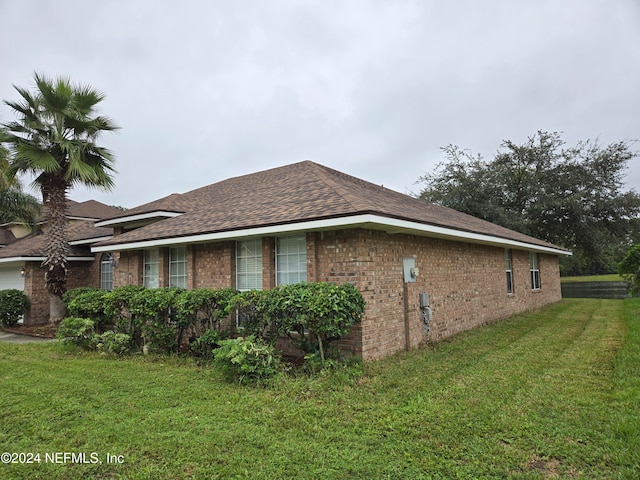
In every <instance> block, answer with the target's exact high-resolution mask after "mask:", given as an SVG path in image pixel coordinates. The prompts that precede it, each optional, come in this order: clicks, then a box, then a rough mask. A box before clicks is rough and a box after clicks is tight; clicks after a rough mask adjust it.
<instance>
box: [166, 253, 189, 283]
mask: <svg viewBox="0 0 640 480" xmlns="http://www.w3.org/2000/svg"><path fill="white" fill-rule="evenodd" d="M169 286H170V287H175V288H187V247H173V248H170V249H169Z"/></svg>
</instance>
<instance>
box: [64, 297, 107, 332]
mask: <svg viewBox="0 0 640 480" xmlns="http://www.w3.org/2000/svg"><path fill="white" fill-rule="evenodd" d="M76 290H80V289H76ZM106 294H107V292H106V291H104V290H97V289H83V290H82V291H80V292H78V293H77V294H74V295H73V296H72V297H71V300H70V301H69V302H68V303H67V310H68V313H69V316H71V317H81V318H90V319H92V320H93V321H94V323H95V327H96V329H98V330H100V329H102V328H103V327H104V326H105V325H106V324H108V323H110V320H111V319H110V318H109V316H108V315H107V314H106V313H105V306H106V304H105V297H106ZM66 299H68V297H67V298H66ZM63 300H65V298H63Z"/></svg>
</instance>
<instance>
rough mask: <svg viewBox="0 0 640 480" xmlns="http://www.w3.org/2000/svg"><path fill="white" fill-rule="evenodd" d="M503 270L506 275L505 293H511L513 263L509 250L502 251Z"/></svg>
mask: <svg viewBox="0 0 640 480" xmlns="http://www.w3.org/2000/svg"><path fill="white" fill-rule="evenodd" d="M504 270H505V272H506V275H507V293H513V262H512V259H511V249H510V248H506V249H505V251H504Z"/></svg>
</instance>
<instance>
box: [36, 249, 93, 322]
mask: <svg viewBox="0 0 640 480" xmlns="http://www.w3.org/2000/svg"><path fill="white" fill-rule="evenodd" d="M100 258H101V256H100V255H96V258H95V259H94V260H93V262H69V268H68V270H67V290H72V289H74V288H77V287H100ZM40 264H41V262H26V263H25V273H26V274H27V275H26V278H25V279H24V293H25V295H27V297H29V309H28V311H27V314H26V315H25V318H24V323H25V324H26V325H36V324H40V323H47V322H48V321H49V294H48V293H47V288H46V286H45V281H44V270H43V269H42V268H40Z"/></svg>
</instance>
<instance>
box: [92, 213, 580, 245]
mask: <svg viewBox="0 0 640 480" xmlns="http://www.w3.org/2000/svg"><path fill="white" fill-rule="evenodd" d="M342 228H370V229H372V230H383V231H386V232H387V233H390V234H397V233H407V234H412V235H419V236H426V237H435V238H445V239H449V240H455V241H463V242H467V243H477V244H485V245H493V246H500V247H503V248H516V249H523V250H529V251H535V252H542V253H550V254H554V255H571V252H569V251H567V250H563V249H561V248H559V247H551V246H545V245H537V244H534V243H528V242H523V241H518V240H512V239H508V238H502V237H497V236H492V235H487V234H480V233H474V232H468V231H464V230H456V229H452V228H448V227H442V226H437V225H429V224H424V223H419V222H414V221H410V220H402V219H397V218H390V217H385V216H381V215H375V214H360V215H352V216H344V217H336V218H328V219H317V220H309V221H303V222H296V223H287V224H280V225H268V226H262V227H250V228H244V229H237V230H226V231H220V232H212V233H202V234H194V235H185V236H177V237H167V238H160V239H155V240H142V241H136V242H129V243H111V244H107V245H98V246H94V247H92V248H91V251H92V252H94V253H97V252H113V251H123V250H140V249H145V248H154V247H162V246H169V245H181V244H189V243H203V242H214V241H222V240H233V239H240V238H246V237H260V236H271V235H278V234H283V233H285V234H286V233H299V232H306V231H320V230H335V229H342Z"/></svg>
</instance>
